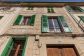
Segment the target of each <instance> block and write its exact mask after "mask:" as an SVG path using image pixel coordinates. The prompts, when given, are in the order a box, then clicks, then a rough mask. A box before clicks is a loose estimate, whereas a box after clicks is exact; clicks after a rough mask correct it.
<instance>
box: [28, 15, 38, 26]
mask: <svg viewBox="0 0 84 56" xmlns="http://www.w3.org/2000/svg"><path fill="white" fill-rule="evenodd" d="M35 16H36V15H32V16H31V19H30V21H29V24H30V25H31V26H34V22H35Z"/></svg>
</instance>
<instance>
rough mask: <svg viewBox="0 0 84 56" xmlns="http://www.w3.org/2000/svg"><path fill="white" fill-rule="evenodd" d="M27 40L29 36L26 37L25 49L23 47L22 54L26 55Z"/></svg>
mask: <svg viewBox="0 0 84 56" xmlns="http://www.w3.org/2000/svg"><path fill="white" fill-rule="evenodd" d="M27 42H28V38H27V37H26V41H25V45H24V49H23V51H22V56H25V51H26V46H27Z"/></svg>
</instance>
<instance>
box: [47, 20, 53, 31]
mask: <svg viewBox="0 0 84 56" xmlns="http://www.w3.org/2000/svg"><path fill="white" fill-rule="evenodd" d="M48 22H49V30H50V31H52V32H54V26H53V21H52V19H48Z"/></svg>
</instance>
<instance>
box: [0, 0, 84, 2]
mask: <svg viewBox="0 0 84 56" xmlns="http://www.w3.org/2000/svg"><path fill="white" fill-rule="evenodd" d="M0 1H5V2H84V0H0Z"/></svg>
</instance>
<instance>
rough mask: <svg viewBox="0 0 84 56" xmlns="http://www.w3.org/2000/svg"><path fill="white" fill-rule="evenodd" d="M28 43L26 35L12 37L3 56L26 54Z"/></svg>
mask: <svg viewBox="0 0 84 56" xmlns="http://www.w3.org/2000/svg"><path fill="white" fill-rule="evenodd" d="M17 37H19V36H17ZM26 43H27V40H26V37H25V36H24V37H21V38H16V37H14V38H10V39H9V41H8V43H7V44H6V47H5V48H4V50H3V52H2V54H1V56H22V55H23V56H24V53H25V47H26Z"/></svg>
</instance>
